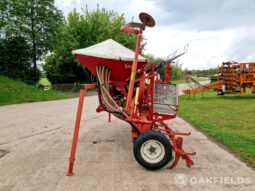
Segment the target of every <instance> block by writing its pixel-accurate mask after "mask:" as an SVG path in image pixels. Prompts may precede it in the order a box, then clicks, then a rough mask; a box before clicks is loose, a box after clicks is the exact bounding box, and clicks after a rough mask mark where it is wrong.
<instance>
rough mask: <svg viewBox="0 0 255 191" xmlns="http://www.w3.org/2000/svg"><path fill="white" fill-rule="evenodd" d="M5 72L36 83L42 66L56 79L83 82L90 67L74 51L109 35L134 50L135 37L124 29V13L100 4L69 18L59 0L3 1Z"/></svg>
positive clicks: (0, 29)
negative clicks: (74, 54)
mask: <svg viewBox="0 0 255 191" xmlns="http://www.w3.org/2000/svg"><path fill="white" fill-rule="evenodd" d="M0 12H1V14H0V75H6V76H8V77H10V78H13V79H19V80H22V81H25V82H27V83H32V84H34V83H37V82H38V80H39V78H40V75H41V71H40V70H39V69H42V67H41V68H40V66H39V64H38V63H45V64H43V70H44V72H45V73H46V76H47V78H48V79H49V80H50V82H51V83H52V84H58V83H72V82H84V81H89V80H90V75H89V72H88V71H87V70H86V69H85V68H84V67H83V66H82V65H81V64H79V63H78V62H77V61H76V59H75V58H74V56H73V55H72V54H71V51H72V50H74V49H79V48H85V47H88V46H91V45H93V44H96V43H99V42H101V41H104V40H106V39H109V38H112V39H113V40H115V41H117V42H119V43H121V44H122V45H124V46H126V47H128V48H130V49H134V46H135V41H136V37H135V36H132V35H128V34H124V33H121V32H120V30H119V29H120V26H121V25H122V24H124V23H125V18H124V15H123V14H122V15H120V14H118V13H117V12H114V11H108V10H106V9H103V8H102V9H100V8H99V6H97V9H96V10H92V11H89V10H88V8H87V7H85V9H83V11H82V12H81V13H78V12H77V11H76V10H73V11H72V12H70V13H69V14H68V16H67V18H65V17H64V16H63V13H62V12H61V10H59V9H58V8H57V7H56V6H55V5H54V0H1V1H0Z"/></svg>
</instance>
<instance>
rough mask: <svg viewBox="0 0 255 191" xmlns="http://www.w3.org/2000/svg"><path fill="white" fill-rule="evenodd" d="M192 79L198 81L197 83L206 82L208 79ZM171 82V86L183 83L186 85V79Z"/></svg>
mask: <svg viewBox="0 0 255 191" xmlns="http://www.w3.org/2000/svg"><path fill="white" fill-rule="evenodd" d="M194 79H195V80H196V81H198V82H201V81H205V80H208V78H206V77H196V78H194ZM171 82H172V83H173V84H184V83H186V79H179V80H171Z"/></svg>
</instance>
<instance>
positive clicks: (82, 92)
mask: <svg viewBox="0 0 255 191" xmlns="http://www.w3.org/2000/svg"><path fill="white" fill-rule="evenodd" d="M85 93H86V89H85V86H83V87H82V88H81V89H80V96H79V103H78V108H77V114H76V120H75V128H74V133H73V142H72V149H71V153H70V158H69V168H68V172H67V174H66V175H67V176H72V175H73V165H74V160H75V152H76V146H77V141H78V135H79V129H80V122H81V113H82V107H83V101H84V96H85Z"/></svg>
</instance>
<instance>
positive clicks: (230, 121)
mask: <svg viewBox="0 0 255 191" xmlns="http://www.w3.org/2000/svg"><path fill="white" fill-rule="evenodd" d="M216 94H217V93H216V92H204V98H202V95H201V94H198V95H196V97H195V98H193V96H191V99H190V100H188V96H187V95H184V96H181V100H180V108H179V109H180V110H179V111H180V112H179V114H180V116H181V117H182V118H184V119H185V120H186V121H188V122H190V123H191V124H192V125H193V126H195V127H197V128H198V129H200V130H201V131H203V132H205V133H206V134H207V135H209V137H212V138H213V139H214V140H216V141H218V142H220V143H222V144H224V145H226V146H227V147H228V148H229V149H230V150H231V151H232V152H233V153H235V154H237V155H238V156H239V157H240V158H242V159H243V160H245V161H246V162H248V163H249V164H250V165H251V166H253V167H255V95H252V94H250V93H248V94H244V95H225V96H222V97H219V96H216Z"/></svg>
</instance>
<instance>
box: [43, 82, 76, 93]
mask: <svg viewBox="0 0 255 191" xmlns="http://www.w3.org/2000/svg"><path fill="white" fill-rule="evenodd" d="M38 88H40V89H43V90H55V91H61V92H70V91H72V92H76V91H79V89H80V83H73V84H56V85H42V84H40V85H39V86H38Z"/></svg>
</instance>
